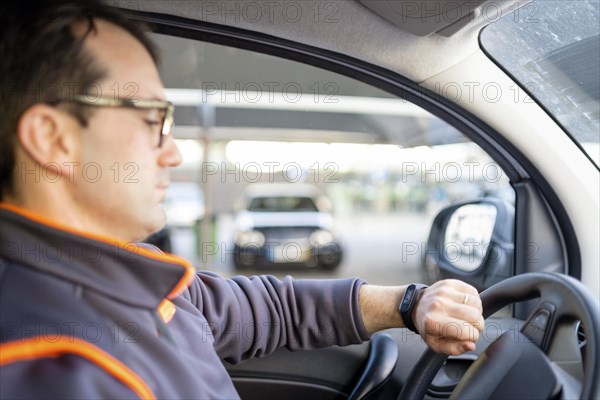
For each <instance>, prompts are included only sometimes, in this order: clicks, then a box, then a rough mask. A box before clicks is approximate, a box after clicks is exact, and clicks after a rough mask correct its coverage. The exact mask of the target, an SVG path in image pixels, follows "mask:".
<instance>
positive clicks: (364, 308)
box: [359, 280, 484, 355]
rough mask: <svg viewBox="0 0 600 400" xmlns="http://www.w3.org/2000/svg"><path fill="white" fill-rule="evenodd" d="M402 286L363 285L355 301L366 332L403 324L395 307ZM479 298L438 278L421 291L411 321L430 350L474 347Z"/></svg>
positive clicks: (460, 350)
mask: <svg viewBox="0 0 600 400" xmlns="http://www.w3.org/2000/svg"><path fill="white" fill-rule="evenodd" d="M405 290H406V286H400V287H387V286H373V285H363V286H361V288H360V291H359V303H360V310H361V315H362V319H363V322H364V325H365V328H366V329H367V331H368V332H369V333H374V332H377V331H379V330H382V329H387V328H394V327H404V322H403V321H402V318H401V317H400V312H399V310H398V306H399V305H400V301H401V299H402V296H403V295H404V291H405ZM481 313H482V307H481V300H480V299H479V293H477V290H476V289H475V288H474V287H472V286H471V285H469V284H466V283H464V282H462V281H458V280H444V281H439V282H436V283H435V284H433V285H432V286H430V287H428V288H427V289H424V290H421V292H420V293H419V299H418V301H417V305H416V307H415V309H414V312H413V316H412V317H413V322H414V324H415V326H416V327H417V329H418V330H419V333H420V334H421V336H422V337H423V339H424V340H425V342H426V343H427V345H429V347H431V348H432V349H433V350H434V351H436V352H438V353H445V354H451V355H458V354H462V353H464V352H465V351H472V350H475V342H476V341H477V339H478V338H479V334H480V332H481V331H482V330H483V327H484V321H483V316H482V315H481Z"/></svg>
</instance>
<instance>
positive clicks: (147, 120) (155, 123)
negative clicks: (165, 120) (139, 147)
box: [144, 119, 160, 127]
mask: <svg viewBox="0 0 600 400" xmlns="http://www.w3.org/2000/svg"><path fill="white" fill-rule="evenodd" d="M144 122H146V124H148V126H149V127H153V126H156V125H159V124H160V121H156V120H153V119H145V120H144Z"/></svg>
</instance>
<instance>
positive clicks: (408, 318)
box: [399, 283, 428, 334]
mask: <svg viewBox="0 0 600 400" xmlns="http://www.w3.org/2000/svg"><path fill="white" fill-rule="evenodd" d="M426 287H428V286H427V285H423V284H420V283H411V284H410V285H408V286H407V288H406V291H405V292H404V296H403V297H402V301H400V307H399V308H400V316H401V317H402V321H404V326H406V327H407V328H408V329H410V330H411V331H413V332H414V333H417V334H418V333H419V331H418V330H417V327H416V326H415V324H414V321H413V319H412V313H413V310H414V309H415V306H416V305H417V299H418V298H419V292H420V291H421V290H423V289H425V288H426Z"/></svg>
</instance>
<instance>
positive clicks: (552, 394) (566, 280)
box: [399, 272, 600, 400]
mask: <svg viewBox="0 0 600 400" xmlns="http://www.w3.org/2000/svg"><path fill="white" fill-rule="evenodd" d="M535 298H539V303H538V305H537V307H536V309H535V310H534V311H533V313H532V314H531V315H530V316H529V318H528V319H527V321H526V322H525V324H524V325H523V327H522V329H521V331H520V332H514V331H513V332H505V333H504V334H502V335H500V336H499V337H498V338H497V339H496V340H494V342H493V343H491V344H490V345H489V347H488V348H487V349H486V350H485V351H484V352H483V353H481V354H480V355H479V357H478V358H477V360H476V361H474V362H473V364H472V365H471V366H470V367H469V369H468V370H467V372H466V373H465V375H464V376H463V377H462V379H461V380H460V382H459V383H458V385H457V386H456V388H455V389H454V392H453V393H452V396H451V399H455V398H456V399H494V398H528V399H529V398H543V399H548V398H556V396H559V397H558V398H561V397H562V398H571V397H573V396H575V397H576V398H581V399H592V398H594V399H597V398H600V393H599V382H600V379H599V376H600V355H599V354H598V350H599V348H598V345H599V342H598V339H599V335H600V322H599V319H600V310H599V306H598V300H597V299H596V298H595V297H594V296H593V295H592V294H591V293H590V292H589V290H588V289H587V288H586V287H585V286H584V285H583V284H582V283H581V282H579V281H577V280H576V279H573V278H571V277H569V276H566V275H561V274H556V273H537V272H536V273H527V274H522V275H518V276H514V277H511V278H508V279H505V280H503V281H501V282H499V283H497V284H495V285H494V286H492V287H490V288H488V289H487V290H485V291H483V292H482V293H481V301H482V303H483V316H484V318H488V317H489V316H490V315H492V314H494V313H495V312H496V311H498V310H500V309H501V308H503V307H505V306H507V305H509V304H512V303H516V302H520V301H525V300H530V299H535ZM577 321H581V326H582V327H583V329H584V332H585V337H586V340H587V343H586V344H585V346H583V348H582V360H583V380H582V383H581V384H579V382H577V381H576V379H574V378H573V377H572V376H571V375H569V374H567V373H566V372H564V370H563V369H561V368H560V367H557V366H556V365H554V363H553V362H552V361H551V360H550V358H549V354H550V352H551V350H552V349H554V350H553V351H556V346H559V347H560V346H561V343H560V340H558V338H561V337H564V336H561V334H562V333H564V329H565V328H568V327H573V326H574V324H576V323H577ZM569 332H570V333H571V336H572V333H573V329H572V328H571V330H570V331H569ZM553 339H557V342H556V343H553ZM574 348H575V349H577V347H574ZM446 359H447V356H445V355H443V354H438V353H435V352H434V351H433V350H431V349H429V348H428V349H427V350H426V351H425V352H424V353H423V355H422V356H421V358H420V359H419V361H418V362H417V364H416V365H415V367H414V368H413V369H412V371H411V373H410V375H409V376H408V378H407V381H406V383H405V385H404V386H403V388H402V391H401V392H400V396H399V399H402V400H405V399H410V400H417V399H419V400H420V399H422V398H423V397H424V396H425V393H426V392H427V389H428V387H429V386H430V384H431V382H432V381H433V378H434V377H435V376H436V374H437V373H438V371H439V370H440V368H441V367H442V366H443V364H444V363H445V361H446Z"/></svg>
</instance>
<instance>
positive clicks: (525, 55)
mask: <svg viewBox="0 0 600 400" xmlns="http://www.w3.org/2000/svg"><path fill="white" fill-rule="evenodd" d="M599 4H600V3H599V2H598V1H597V0H584V1H564V0H561V1H534V2H531V3H528V4H526V5H524V6H523V7H521V8H519V9H517V10H515V11H514V12H512V13H510V14H507V15H505V16H504V17H503V18H501V19H500V20H498V21H497V22H495V23H493V24H490V25H489V26H488V27H487V28H485V29H484V30H483V32H482V34H481V45H482V46H483V48H484V49H485V50H486V51H487V52H488V54H490V56H491V57H492V58H493V59H494V60H495V61H496V63H498V64H499V65H500V66H502V67H503V68H504V69H506V70H507V71H508V73H510V74H511V75H512V76H513V77H514V78H515V80H517V81H518V82H519V83H520V84H521V86H522V87H523V88H525V89H526V90H527V91H528V92H529V94H530V95H531V96H532V97H533V98H534V99H535V100H537V101H538V102H539V103H541V104H542V105H543V106H544V107H545V108H546V110H547V111H548V112H549V113H550V114H551V115H552V116H553V117H554V118H556V120H558V122H559V123H560V124H561V125H562V126H563V128H564V129H565V130H566V131H567V132H568V133H569V134H570V135H571V137H572V138H573V139H574V140H575V141H576V142H577V143H578V144H579V145H580V146H581V147H582V148H583V150H584V151H585V152H586V153H587V155H588V157H589V158H590V159H592V161H593V162H594V163H595V164H596V167H598V166H599V165H600V146H599V142H600V125H599V118H600V115H599V114H600V110H599V101H598V100H599V97H600V36H599V34H600V21H599V18H598V9H599Z"/></svg>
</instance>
